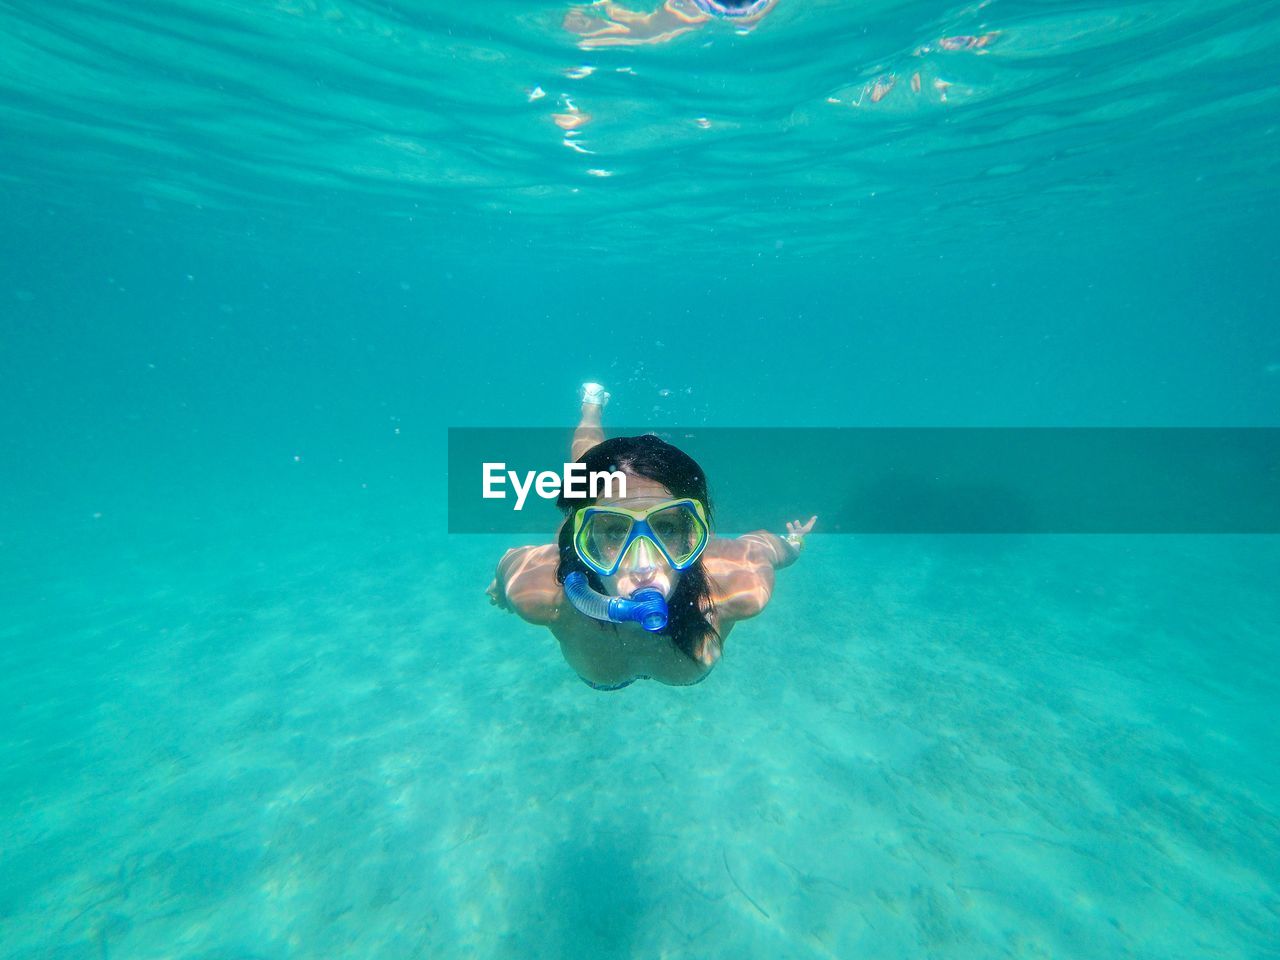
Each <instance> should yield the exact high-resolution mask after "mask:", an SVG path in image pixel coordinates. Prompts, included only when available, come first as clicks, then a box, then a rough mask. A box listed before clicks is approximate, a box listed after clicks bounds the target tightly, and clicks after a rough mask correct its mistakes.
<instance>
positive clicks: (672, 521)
mask: <svg viewBox="0 0 1280 960" xmlns="http://www.w3.org/2000/svg"><path fill="white" fill-rule="evenodd" d="M649 527H650V529H652V530H653V534H654V536H656V537H657V538H658V540H659V541H661V543H662V547H663V549H664V550H666V552H667V556H669V557H670V558H671V562H672V563H673V564H675V565H676V566H677V567H679V566H681V565H682V564H685V563H687V562H688V561H689V558H690V557H692V556H693V555H694V553H696V552H697V550H698V548H699V547H700V546H701V545H702V543H703V542H704V541H705V540H706V527H704V526H703V525H702V522H701V521H700V520H699V519H698V515H697V514H696V513H694V511H693V508H692V507H691V506H690V505H689V504H687V503H682V504H675V505H673V506H670V507H665V508H663V509H662V510H658V511H656V512H654V513H652V514H650V515H649Z"/></svg>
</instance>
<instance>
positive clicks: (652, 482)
mask: <svg viewBox="0 0 1280 960" xmlns="http://www.w3.org/2000/svg"><path fill="white" fill-rule="evenodd" d="M608 399H609V394H608V393H606V392H605V391H604V388H603V387H601V386H600V385H599V384H594V383H588V384H585V385H584V386H583V391H582V412H581V420H580V422H579V424H578V427H577V429H576V430H575V431H574V435H573V446H572V453H571V459H572V460H573V461H574V462H581V463H583V464H584V465H585V467H586V471H587V473H588V475H591V474H594V473H597V472H600V473H614V472H621V474H622V475H623V476H624V477H625V481H626V486H625V495H621V494H622V491H621V490H614V491H611V492H606V491H601V493H602V495H601V496H600V497H599V498H598V499H595V500H589V501H584V500H581V499H567V498H565V497H564V496H561V497H560V500H559V501H558V506H559V507H560V509H561V511H562V512H564V514H565V521H564V522H563V523H562V524H561V526H560V532H559V535H558V537H557V540H556V542H555V543H551V544H545V545H542V546H528V547H516V548H513V549H511V550H508V551H507V552H506V554H505V555H503V557H502V559H501V560H500V561H499V563H498V569H497V573H496V574H495V576H494V578H493V580H492V582H491V583H490V584H489V589H488V594H489V598H490V600H491V602H493V603H494V604H495V605H497V606H499V607H501V608H503V609H505V610H509V611H512V612H514V613H516V614H518V615H519V616H520V617H521V618H522V619H524V620H526V621H527V622H529V623H532V624H536V625H538V626H545V627H548V628H549V629H550V630H551V632H552V634H553V635H554V636H555V638H556V639H557V640H558V641H559V642H560V649H561V651H562V652H563V654H564V658H565V660H566V661H567V662H568V663H569V665H570V666H571V667H573V669H574V670H576V671H577V673H578V675H579V676H580V677H581V678H582V679H583V680H584V681H586V682H587V684H589V685H590V686H592V687H594V688H596V689H598V690H620V689H622V688H623V687H626V686H629V685H630V684H632V683H634V682H635V681H636V680H637V679H645V680H658V681H660V682H662V683H666V684H672V685H680V686H688V685H690V684H694V683H698V682H700V681H701V680H703V679H704V678H705V677H706V675H707V674H708V673H710V671H711V669H712V667H714V666H715V664H716V662H717V661H718V660H719V659H720V656H721V654H722V652H723V650H724V642H725V640H726V638H727V637H728V636H729V632H730V630H732V629H733V626H734V624H736V623H737V622H738V621H739V620H745V619H747V618H749V617H754V616H756V615H757V614H758V613H760V612H761V611H762V610H763V609H764V608H765V606H766V605H767V604H768V603H769V599H770V597H771V596H772V595H773V586H774V574H775V571H777V570H779V569H781V568H783V567H787V566H790V565H791V564H793V563H795V561H796V560H797V559H798V558H799V556H800V553H801V551H802V550H803V549H804V539H805V537H806V536H807V535H808V534H809V533H810V532H811V531H812V530H813V527H814V524H815V523H816V522H817V519H818V518H817V517H811V518H810V519H809V521H808V522H807V523H802V522H800V521H792V522H790V523H788V524H787V533H786V536H776V535H775V534H772V533H769V532H767V531H764V530H758V531H755V532H753V533H748V534H744V535H743V536H741V537H737V538H736V539H724V538H719V537H715V536H714V535H713V533H712V510H711V500H710V498H709V496H708V493H707V480H706V475H705V474H704V473H703V471H702V468H701V467H699V466H698V464H697V463H696V462H695V461H694V460H693V458H692V457H690V456H689V455H688V454H686V453H684V452H683V451H681V450H679V449H678V448H676V447H674V446H672V445H671V444H669V443H667V442H665V441H664V440H661V439H660V438H658V437H655V436H651V435H646V436H639V437H615V438H613V439H611V440H606V439H605V436H604V429H603V425H602V416H601V414H602V410H603V407H604V405H605V403H607V402H608ZM614 494H618V495H614Z"/></svg>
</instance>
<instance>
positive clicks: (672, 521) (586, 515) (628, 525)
mask: <svg viewBox="0 0 1280 960" xmlns="http://www.w3.org/2000/svg"><path fill="white" fill-rule="evenodd" d="M641 539H643V540H645V541H647V542H648V543H650V544H652V545H653V546H654V547H655V548H656V549H657V550H658V552H659V553H661V554H662V556H663V557H665V558H666V561H667V563H669V564H671V567H672V569H675V570H687V569H688V568H689V567H691V566H693V564H694V562H695V561H697V559H698V557H700V556H701V555H702V551H703V550H705V549H706V547H707V543H708V541H710V539H711V529H710V528H709V527H708V526H707V512H706V509H705V508H704V507H703V506H702V504H701V503H699V502H698V501H697V500H693V499H691V498H687V497H686V498H682V499H679V500H664V501H663V502H662V503H657V504H654V505H653V506H652V507H649V508H647V509H645V510H628V509H626V508H625V507H602V506H597V507H583V508H582V509H581V510H579V511H578V513H577V515H576V516H575V517H574V520H573V546H574V549H575V550H577V552H578V557H579V558H580V559H581V560H582V562H583V563H585V564H586V565H587V566H588V567H590V568H591V569H592V570H594V571H595V572H596V573H597V574H599V575H600V576H602V577H611V576H613V575H614V574H615V573H617V572H618V568H619V567H620V566H622V560H623V558H624V557H626V555H627V551H628V550H630V549H631V546H632V545H633V544H634V543H635V542H636V541H637V540H641Z"/></svg>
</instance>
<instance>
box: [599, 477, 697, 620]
mask: <svg viewBox="0 0 1280 960" xmlns="http://www.w3.org/2000/svg"><path fill="white" fill-rule="evenodd" d="M626 477H627V495H626V496H625V497H614V498H611V499H604V500H600V501H598V502H599V505H600V506H603V507H625V508H626V509H628V510H644V509H645V508H647V507H652V506H653V505H654V504H657V503H661V502H662V501H664V500H671V499H673V494H672V493H671V491H670V490H668V489H667V488H666V487H664V486H663V485H662V484H660V483H658V482H657V481H656V480H650V479H649V478H648V477H638V476H635V475H634V474H631V473H628V474H627V475H626ZM600 579H601V582H602V583H603V584H604V586H605V589H606V590H608V591H609V593H611V594H613V595H614V596H616V597H629V596H631V595H632V594H633V593H635V592H636V591H637V590H643V589H645V588H648V589H651V590H660V591H662V595H663V597H665V598H667V599H668V600H669V599H671V594H673V593H674V592H675V589H676V584H677V583H679V582H680V571H678V570H676V569H674V568H673V567H672V566H671V564H669V563H668V562H667V558H666V557H664V556H663V555H662V551H660V550H658V549H657V548H656V547H654V545H653V544H651V543H650V542H649V541H648V540H646V539H644V538H641V539H639V540H636V541H635V542H634V543H633V544H631V547H630V548H629V549H628V550H627V552H626V554H625V555H624V556H623V558H622V563H621V565H619V567H618V572H617V573H615V574H614V575H613V576H611V577H601V578H600Z"/></svg>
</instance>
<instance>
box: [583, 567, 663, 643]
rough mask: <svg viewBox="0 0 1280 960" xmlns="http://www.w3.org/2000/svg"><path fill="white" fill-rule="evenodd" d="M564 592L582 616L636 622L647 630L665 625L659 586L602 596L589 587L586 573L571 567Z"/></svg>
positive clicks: (661, 627) (619, 621)
mask: <svg viewBox="0 0 1280 960" xmlns="http://www.w3.org/2000/svg"><path fill="white" fill-rule="evenodd" d="M564 595H565V596H566V597H568V598H569V602H570V603H572V604H573V606H574V609H575V610H577V611H578V612H579V613H580V614H582V615H583V616H584V617H590V618H591V619H593V620H607V621H609V622H610V623H628V622H631V621H634V622H636V623H639V624H640V626H642V627H644V628H645V629H646V630H648V631H649V632H650V633H657V632H658V631H659V630H661V629H663V628H664V627H665V626H666V625H667V601H666V598H665V597H663V595H662V591H661V590H654V589H651V588H649V589H644V590H637V591H636V592H635V593H634V594H632V596H631V599H630V600H628V599H626V598H624V597H606V596H605V595H604V594H603V593H599V592H597V591H596V590H594V589H592V587H591V584H589V583H587V577H586V574H584V573H582V572H581V571H579V570H575V571H574V572H573V573H571V574H569V575H568V576H567V577H565V578H564Z"/></svg>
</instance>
